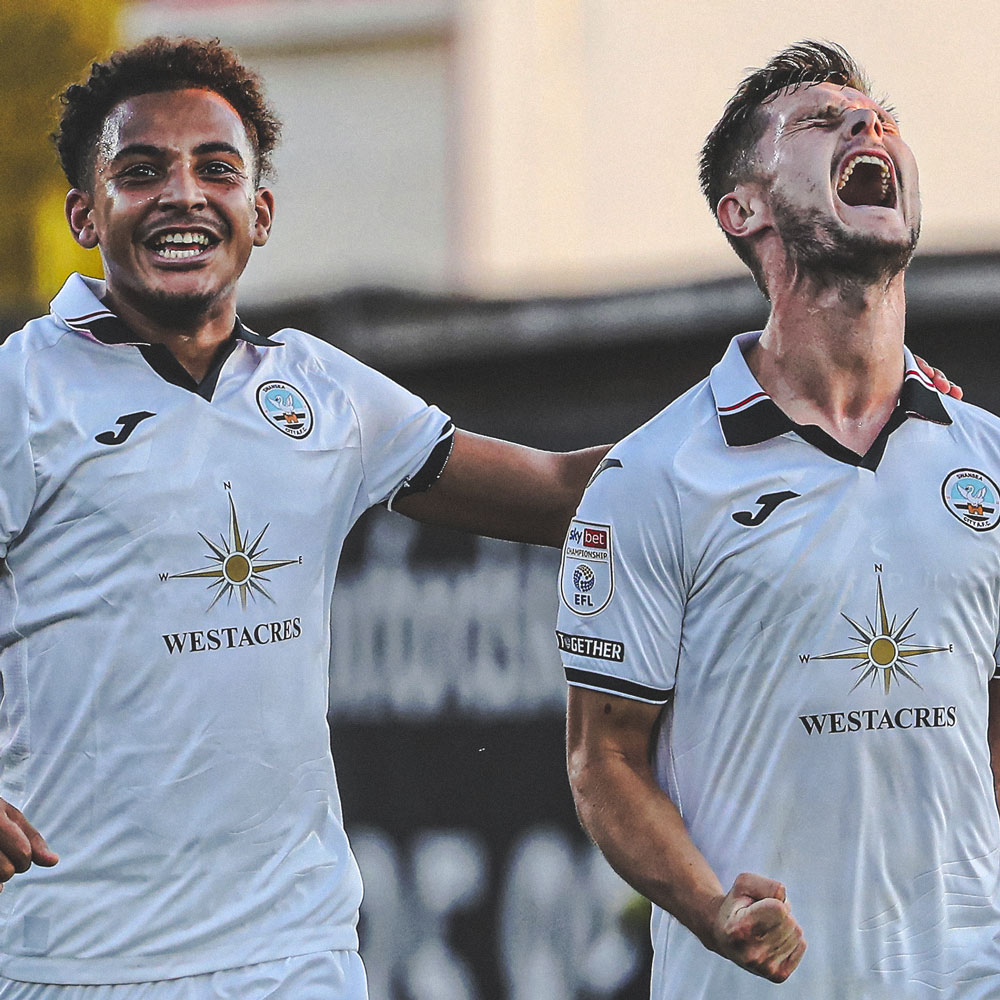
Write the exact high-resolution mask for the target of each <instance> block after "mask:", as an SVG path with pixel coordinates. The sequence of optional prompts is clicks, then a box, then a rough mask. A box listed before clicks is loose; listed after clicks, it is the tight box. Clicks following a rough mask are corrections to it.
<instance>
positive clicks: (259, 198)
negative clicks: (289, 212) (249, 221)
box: [253, 187, 274, 247]
mask: <svg viewBox="0 0 1000 1000" xmlns="http://www.w3.org/2000/svg"><path fill="white" fill-rule="evenodd" d="M254 207H255V208H256V209H257V221H256V222H255V223H254V232H253V245H254V246H255V247H262V246H263V245H264V244H265V243H266V242H267V238H268V236H269V235H270V233H271V223H272V222H273V221H274V193H273V192H272V191H271V189H270V188H265V187H262V188H257V191H256V193H255V194H254Z"/></svg>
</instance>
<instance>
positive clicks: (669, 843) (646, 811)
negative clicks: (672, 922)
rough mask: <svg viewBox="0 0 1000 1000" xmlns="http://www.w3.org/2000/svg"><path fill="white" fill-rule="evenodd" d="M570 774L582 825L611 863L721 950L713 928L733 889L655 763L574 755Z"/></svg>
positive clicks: (687, 925)
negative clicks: (696, 839) (660, 782)
mask: <svg viewBox="0 0 1000 1000" xmlns="http://www.w3.org/2000/svg"><path fill="white" fill-rule="evenodd" d="M569 775H570V785H571V787H572V789H573V798H574V800H575V802H576V808H577V814H578V815H579V817H580V822H581V823H582V824H583V826H584V828H585V829H586V830H587V832H588V833H589V834H590V836H591V837H592V838H593V839H594V842H595V843H596V844H597V845H598V847H600V848H601V851H602V852H603V853H604V855H605V857H606V858H607V859H608V862H609V864H610V865H611V867H612V868H614V869H615V871H616V872H618V874H619V875H621V877H622V878H623V879H625V881H626V882H628V883H629V884H630V885H632V886H633V887H634V888H635V889H636V890H638V891H639V892H641V893H642V895H644V896H645V897H646V898H647V899H649V900H651V901H652V902H653V903H655V904H656V905H657V906H659V907H661V908H663V909H664V910H666V911H667V912H668V913H670V914H672V915H673V916H674V917H676V918H677V919H678V920H679V921H680V922H681V923H682V924H684V926H685V927H687V928H688V929H689V930H690V931H691V932H692V933H693V934H695V935H696V936H697V937H698V938H699V939H700V940H701V942H702V944H704V945H705V947H706V948H710V949H712V950H716V944H715V938H714V932H713V927H714V921H715V919H716V917H717V915H718V913H719V909H720V907H721V904H722V902H723V899H724V898H725V895H726V890H725V889H724V888H723V886H722V884H721V883H720V882H719V879H718V877H717V876H716V874H715V872H713V871H712V869H711V867H710V866H709V864H708V862H707V861H706V860H705V857H704V856H703V855H702V853H701V852H700V851H699V850H698V848H697V847H696V846H695V845H694V843H693V842H692V840H691V837H690V835H689V834H688V831H687V829H686V827H685V825H684V820H683V819H682V818H681V815H680V813H679V811H678V810H677V807H676V806H675V805H674V803H673V802H672V801H671V800H670V798H669V797H668V796H667V795H666V794H665V793H664V792H663V791H662V790H661V789H660V788H658V787H657V786H656V785H655V783H654V782H653V779H652V775H651V773H650V772H649V770H648V768H642V767H640V768H639V769H637V768H636V767H634V766H633V765H632V764H631V763H630V762H629V761H628V760H626V759H625V758H624V757H623V756H616V755H613V754H612V755H607V756H602V757H600V758H599V759H597V760H594V759H584V757H583V755H573V754H572V753H571V754H570V758H569Z"/></svg>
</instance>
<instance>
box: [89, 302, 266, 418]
mask: <svg viewBox="0 0 1000 1000" xmlns="http://www.w3.org/2000/svg"><path fill="white" fill-rule="evenodd" d="M87 330H89V332H90V334H91V336H92V337H94V339H95V340H99V341H100V342H101V343H102V344H108V345H115V344H129V345H131V346H133V347H136V348H138V349H139V352H140V353H141V354H142V356H143V357H144V358H145V359H146V362H147V364H148V365H149V366H150V368H152V369H153V371H155V372H156V374H157V375H159V376H160V378H162V379H163V380H164V381H166V382H170V383H171V384H172V385H176V386H179V387H180V388H181V389H187V390H188V391H189V392H194V393H197V394H198V395H199V396H201V397H203V398H204V399H208V400H211V398H212V395H213V394H214V393H215V387H216V385H217V384H218V381H219V375H220V374H221V373H222V366H223V365H224V364H225V363H226V360H227V359H228V358H229V355H230V354H232V353H233V351H235V350H236V345H237V344H238V343H239V342H240V341H241V340H242V341H245V342H246V343H248V344H253V345H254V346H255V347H281V346H282V344H281V342H280V341H278V340H272V339H271V338H270V337H262V336H261V335H260V334H259V333H254V332H253V330H249V329H247V327H245V326H244V325H243V324H242V323H241V322H240V319H239V317H238V316H237V317H236V322H235V324H234V325H233V332H232V333H231V334H230V335H229V336H228V337H227V338H226V339H225V340H224V341H223V342H222V343H221V344H220V345H219V347H218V350H216V352H215V356H214V357H213V358H212V364H211V365H210V366H209V369H208V371H207V372H206V373H205V377H204V378H203V379H202V380H201V381H200V382H199V381H197V380H196V379H195V378H194V377H193V376H192V375H191V373H190V372H189V371H188V370H187V369H186V368H185V367H184V366H183V365H182V364H181V363H180V362H179V361H178V360H177V358H175V357H174V355H173V353H172V352H171V351H170V350H169V348H167V347H165V346H164V345H163V344H152V343H150V342H149V341H147V340H141V339H139V338H138V337H137V336H136V334H135V333H134V332H133V331H132V330H131V329H129V327H127V326H126V325H125V324H124V323H123V322H122V321H121V320H120V319H119V318H118V317H117V316H111V315H103V316H100V317H99V318H97V319H93V320H91V321H90V322H89V323H87Z"/></svg>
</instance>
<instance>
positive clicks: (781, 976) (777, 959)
mask: <svg viewBox="0 0 1000 1000" xmlns="http://www.w3.org/2000/svg"><path fill="white" fill-rule="evenodd" d="M712 930H713V944H714V950H715V951H717V952H718V953H719V954H720V955H722V956H723V957H724V958H728V959H729V960H730V961H731V962H735V963H736V964H737V965H739V966H741V967H742V968H744V969H746V970H747V971H748V972H752V973H753V974H754V975H755V976H762V977H763V978H765V979H769V980H771V982H772V983H783V982H784V981H785V980H786V979H787V978H788V977H789V976H790V975H791V974H792V972H794V971H795V967H796V966H797V965H798V964H799V961H800V960H801V959H802V954H803V952H804V951H805V950H806V943H805V941H804V940H803V938H802V928H801V927H799V925H798V923H797V922H796V920H795V918H794V917H793V916H792V910H791V907H790V906H789V905H788V900H787V899H786V898H785V887H784V886H783V885H782V884H781V883H780V882H775V881H774V880H773V879H769V878H764V877H763V876H762V875H752V874H746V873H744V874H743V875H739V876H738V877H737V879H736V881H735V882H734V883H733V887H732V889H730V890H729V893H728V895H727V896H726V897H725V898H724V899H723V900H722V902H721V904H720V905H719V910H718V913H717V914H716V918H715V922H714V925H713V928H712Z"/></svg>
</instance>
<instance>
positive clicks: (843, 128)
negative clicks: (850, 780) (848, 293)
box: [755, 83, 920, 280]
mask: <svg viewBox="0 0 1000 1000" xmlns="http://www.w3.org/2000/svg"><path fill="white" fill-rule="evenodd" d="M761 113H762V114H763V115H764V116H765V119H766V122H767V124H766V127H765V130H764V134H763V136H762V137H761V139H760V140H759V142H758V143H757V146H756V155H755V159H756V163H757V169H756V170H755V174H756V175H757V182H758V185H759V188H760V194H761V198H762V199H763V202H764V203H765V205H766V206H767V207H768V208H769V209H770V212H771V215H772V219H771V222H772V225H773V228H774V230H775V232H776V233H777V234H778V236H779V237H780V238H781V240H782V242H783V243H784V245H785V248H786V251H787V253H788V256H789V257H791V258H792V259H793V260H794V261H795V262H796V263H797V264H799V265H800V266H802V267H804V268H805V269H807V270H810V271H813V272H827V273H830V274H833V273H837V274H841V275H843V276H846V277H848V278H859V279H862V280H878V279H880V278H882V277H886V276H891V275H892V274H895V273H898V272H899V271H900V270H902V269H903V268H904V267H905V266H906V264H907V262H908V261H909V259H910V256H911V255H912V253H913V249H914V247H915V246H916V242H917V236H918V234H919V230H920V195H919V190H918V183H917V166H916V161H915V160H914V158H913V154H912V153H911V152H910V149H909V147H908V146H907V145H906V143H905V142H904V141H903V140H902V138H901V137H900V134H899V128H898V126H897V125H896V122H895V120H894V119H893V117H892V116H891V115H890V114H889V113H888V112H887V111H886V110H885V109H884V108H882V107H881V106H880V105H879V104H878V103H877V102H876V101H874V100H872V99H871V98H870V97H866V96H865V95H864V94H862V93H860V92H859V91H856V90H852V89H851V88H849V87H841V86H838V85H836V84H831V83H821V84H817V85H814V86H804V87H798V88H796V89H795V90H792V91H790V92H786V93H783V94H781V95H780V96H779V97H777V98H775V99H774V100H773V101H771V102H769V103H767V104H765V105H764V106H763V107H762V108H761Z"/></svg>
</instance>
